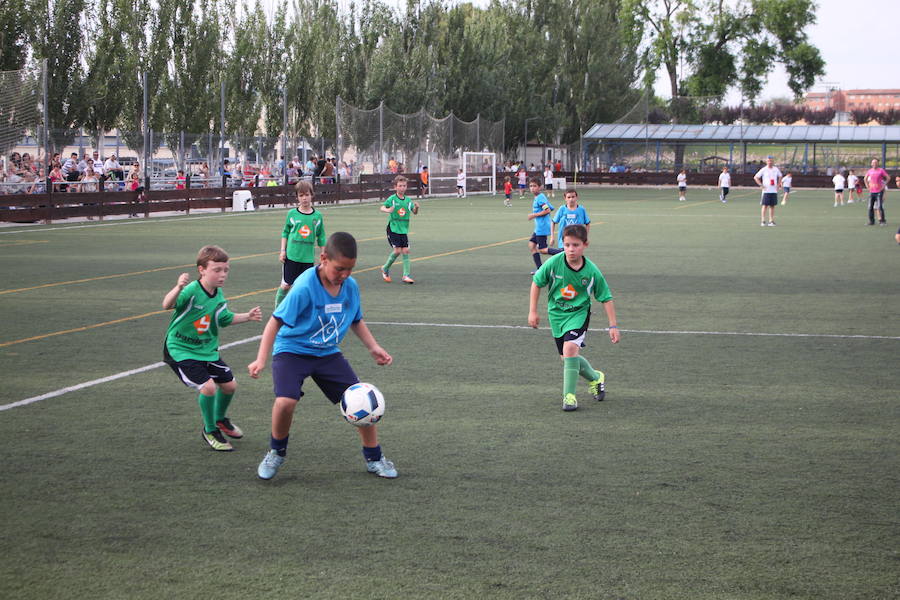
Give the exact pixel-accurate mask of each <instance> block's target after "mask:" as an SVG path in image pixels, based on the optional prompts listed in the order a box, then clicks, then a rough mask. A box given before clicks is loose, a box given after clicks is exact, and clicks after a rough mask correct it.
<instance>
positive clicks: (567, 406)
mask: <svg viewBox="0 0 900 600" xmlns="http://www.w3.org/2000/svg"><path fill="white" fill-rule="evenodd" d="M563 410H564V411H566V412H568V411H572V410H578V400H576V399H575V394H566V397H565V398H563Z"/></svg>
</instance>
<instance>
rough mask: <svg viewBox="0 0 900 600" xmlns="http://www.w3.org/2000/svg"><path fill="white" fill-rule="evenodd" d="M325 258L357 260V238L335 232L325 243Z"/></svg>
mask: <svg viewBox="0 0 900 600" xmlns="http://www.w3.org/2000/svg"><path fill="white" fill-rule="evenodd" d="M325 256H327V257H328V258H332V259H334V258H338V257H339V256H343V257H344V258H351V259H354V260H355V259H356V238H354V237H353V236H352V235H350V234H349V233H347V232H346V231H335V232H334V233H332V234H331V236H329V238H328V242H326V243H325Z"/></svg>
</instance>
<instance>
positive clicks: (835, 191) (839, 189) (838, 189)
mask: <svg viewBox="0 0 900 600" xmlns="http://www.w3.org/2000/svg"><path fill="white" fill-rule="evenodd" d="M788 189H790V188H788ZM834 193H835V194H843V193H844V188H834Z"/></svg>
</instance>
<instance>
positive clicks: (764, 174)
mask: <svg viewBox="0 0 900 600" xmlns="http://www.w3.org/2000/svg"><path fill="white" fill-rule="evenodd" d="M753 181H755V182H756V185H758V186H759V187H761V188H762V199H761V200H760V201H759V204H760V206H761V208H760V211H759V213H760V214H759V218H760V221H759V226H760V227H765V226H766V225H768V226H769V227H775V205H776V204H778V187H779V186H780V185H781V171H780V170H778V167H776V166H775V160H774V159H773V158H772V157H771V156H767V157H766V166H764V167H763V168H762V169H760V170H759V171H757V173H756V175H754V176H753ZM767 210H768V213H769V220H768V222H766V211H767Z"/></svg>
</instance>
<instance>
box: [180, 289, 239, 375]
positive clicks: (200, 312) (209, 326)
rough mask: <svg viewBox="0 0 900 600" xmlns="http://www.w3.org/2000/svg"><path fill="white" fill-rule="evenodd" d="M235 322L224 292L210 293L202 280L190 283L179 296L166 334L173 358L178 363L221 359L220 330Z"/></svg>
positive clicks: (218, 290) (219, 290)
mask: <svg viewBox="0 0 900 600" xmlns="http://www.w3.org/2000/svg"><path fill="white" fill-rule="evenodd" d="M233 320H234V313H233V312H231V311H230V310H228V303H226V302H225V296H223V295H222V290H221V289H217V290H216V291H215V292H214V293H212V294H210V293H209V292H207V291H206V290H205V289H204V288H203V286H202V285H200V281H199V280H194V281H192V282H190V283H189V284H187V285H186V286H184V289H183V290H181V293H180V294H178V299H177V300H176V301H175V314H173V315H172V322H171V323H169V330H168V331H167V332H166V348H167V349H168V351H169V355H170V356H171V357H172V358H173V359H175V360H176V361H179V360H187V359H193V360H206V361H215V360H219V328H220V327H228V326H229V325H231V322H232V321H233Z"/></svg>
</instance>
